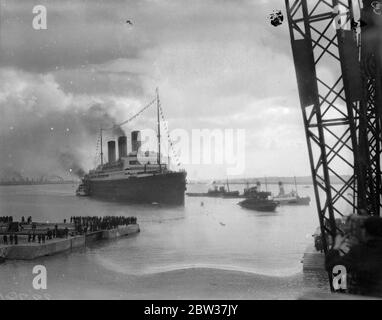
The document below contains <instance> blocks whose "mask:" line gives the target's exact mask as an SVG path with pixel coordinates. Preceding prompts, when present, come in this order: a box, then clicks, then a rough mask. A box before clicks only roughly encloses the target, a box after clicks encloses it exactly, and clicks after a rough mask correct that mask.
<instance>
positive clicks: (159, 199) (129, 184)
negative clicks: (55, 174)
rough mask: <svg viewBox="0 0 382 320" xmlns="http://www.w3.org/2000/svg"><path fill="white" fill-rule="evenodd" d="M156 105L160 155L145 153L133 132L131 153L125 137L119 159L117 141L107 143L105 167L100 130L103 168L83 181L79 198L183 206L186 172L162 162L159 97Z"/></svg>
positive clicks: (100, 166) (120, 142) (91, 171)
mask: <svg viewBox="0 0 382 320" xmlns="http://www.w3.org/2000/svg"><path fill="white" fill-rule="evenodd" d="M156 101H157V112H158V135H157V137H158V152H157V153H156V152H148V151H146V152H144V153H142V152H141V150H140V149H141V141H140V132H139V131H133V132H131V152H129V153H128V152H127V137H126V136H120V137H118V158H117V157H116V141H114V140H111V141H108V142H107V147H108V162H107V163H105V164H104V163H103V152H102V130H101V164H100V165H99V166H98V167H97V168H96V169H94V170H90V171H89V173H88V174H86V175H85V176H84V177H83V179H82V183H81V185H80V186H79V188H78V189H77V192H76V193H77V195H82V196H91V197H98V198H104V199H110V200H118V201H127V202H134V203H160V204H173V205H183V204H184V193H185V190H186V172H185V171H183V170H182V171H172V170H170V169H169V167H168V165H167V164H165V163H162V162H161V152H160V137H161V135H160V120H159V119H160V118H159V111H160V104H159V97H158V95H157V99H156ZM138 114H139V113H138ZM162 115H163V114H162ZM133 118H134V117H133Z"/></svg>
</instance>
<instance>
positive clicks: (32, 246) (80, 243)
mask: <svg viewBox="0 0 382 320" xmlns="http://www.w3.org/2000/svg"><path fill="white" fill-rule="evenodd" d="M37 225H38V229H37V230H38V231H37V233H41V232H44V231H43V229H45V230H51V229H50V228H49V227H51V226H52V224H48V223H46V224H44V223H38V224H37ZM53 225H54V224H53ZM56 225H57V224H56ZM59 225H60V227H61V228H62V227H65V228H67V229H68V230H69V232H68V233H67V235H66V236H61V237H55V238H50V239H47V240H45V239H44V241H42V242H37V241H30V238H29V236H30V233H31V232H32V230H26V228H25V229H24V231H22V232H15V233H12V234H17V235H18V239H19V240H18V242H17V244H16V243H14V242H13V243H4V242H3V241H1V243H0V262H1V261H4V260H33V259H36V258H40V257H44V256H51V255H54V254H57V253H62V252H65V251H69V250H72V249H76V248H81V247H85V246H87V245H89V244H91V243H94V242H96V241H100V240H111V239H116V238H119V237H123V236H127V235H130V234H135V233H138V232H140V228H139V224H138V223H137V222H136V221H134V223H130V224H125V225H118V226H115V227H114V228H107V229H100V230H96V231H89V232H81V233H78V232H76V231H75V227H74V224H72V223H67V224H61V223H60V224H59ZM35 230H36V229H35ZM35 232H36V231H35ZM0 234H1V237H3V235H10V234H11V232H4V231H3V232H0ZM0 240H2V239H0Z"/></svg>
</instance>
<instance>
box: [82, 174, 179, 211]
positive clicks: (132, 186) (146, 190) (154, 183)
mask: <svg viewBox="0 0 382 320" xmlns="http://www.w3.org/2000/svg"><path fill="white" fill-rule="evenodd" d="M83 182H84V185H85V186H86V188H87V192H88V195H89V196H91V197H96V198H102V199H109V200H117V201H125V202H131V203H161V204H171V205H183V204H184V191H185V189H186V173H185V172H165V173H157V174H153V175H144V176H139V175H137V176H130V177H126V178H122V179H91V178H90V179H85V180H84V181H83Z"/></svg>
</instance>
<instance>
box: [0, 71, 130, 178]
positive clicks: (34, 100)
mask: <svg viewBox="0 0 382 320" xmlns="http://www.w3.org/2000/svg"><path fill="white" fill-rule="evenodd" d="M0 79H1V84H0V109H1V110H2V112H3V116H2V117H1V119H0V128H1V129H0V135H1V141H0V149H1V151H2V152H1V153H0V170H1V172H2V173H4V172H7V171H12V172H18V173H21V174H23V175H29V176H34V177H36V176H39V175H46V174H60V175H64V176H65V177H68V175H70V173H71V172H73V173H79V172H82V170H83V169H85V168H86V169H89V168H90V167H91V166H92V165H94V164H93V163H92V162H93V160H94V155H95V146H96V140H97V135H98V133H99V129H100V128H101V127H111V126H113V124H115V123H116V122H117V120H118V115H119V114H120V113H119V109H120V106H119V103H118V101H117V100H113V99H112V98H111V97H107V98H106V97H105V98H102V97H98V98H97V99H94V98H93V97H90V96H76V95H73V94H67V93H65V92H63V91H62V90H61V88H60V87H59V85H58V84H57V82H55V79H54V78H53V77H52V76H51V75H40V76H38V77H36V75H34V74H30V73H27V72H24V71H16V70H14V69H0ZM125 103H128V102H127V101H125ZM122 133H123V132H122V131H121V129H120V128H118V127H116V130H114V132H112V131H111V132H109V133H108V136H109V137H114V135H121V134H122Z"/></svg>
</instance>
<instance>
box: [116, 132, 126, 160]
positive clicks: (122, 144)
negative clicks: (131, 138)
mask: <svg viewBox="0 0 382 320" xmlns="http://www.w3.org/2000/svg"><path fill="white" fill-rule="evenodd" d="M118 153H119V159H121V158H122V157H127V139H126V136H120V137H119V138H118Z"/></svg>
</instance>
